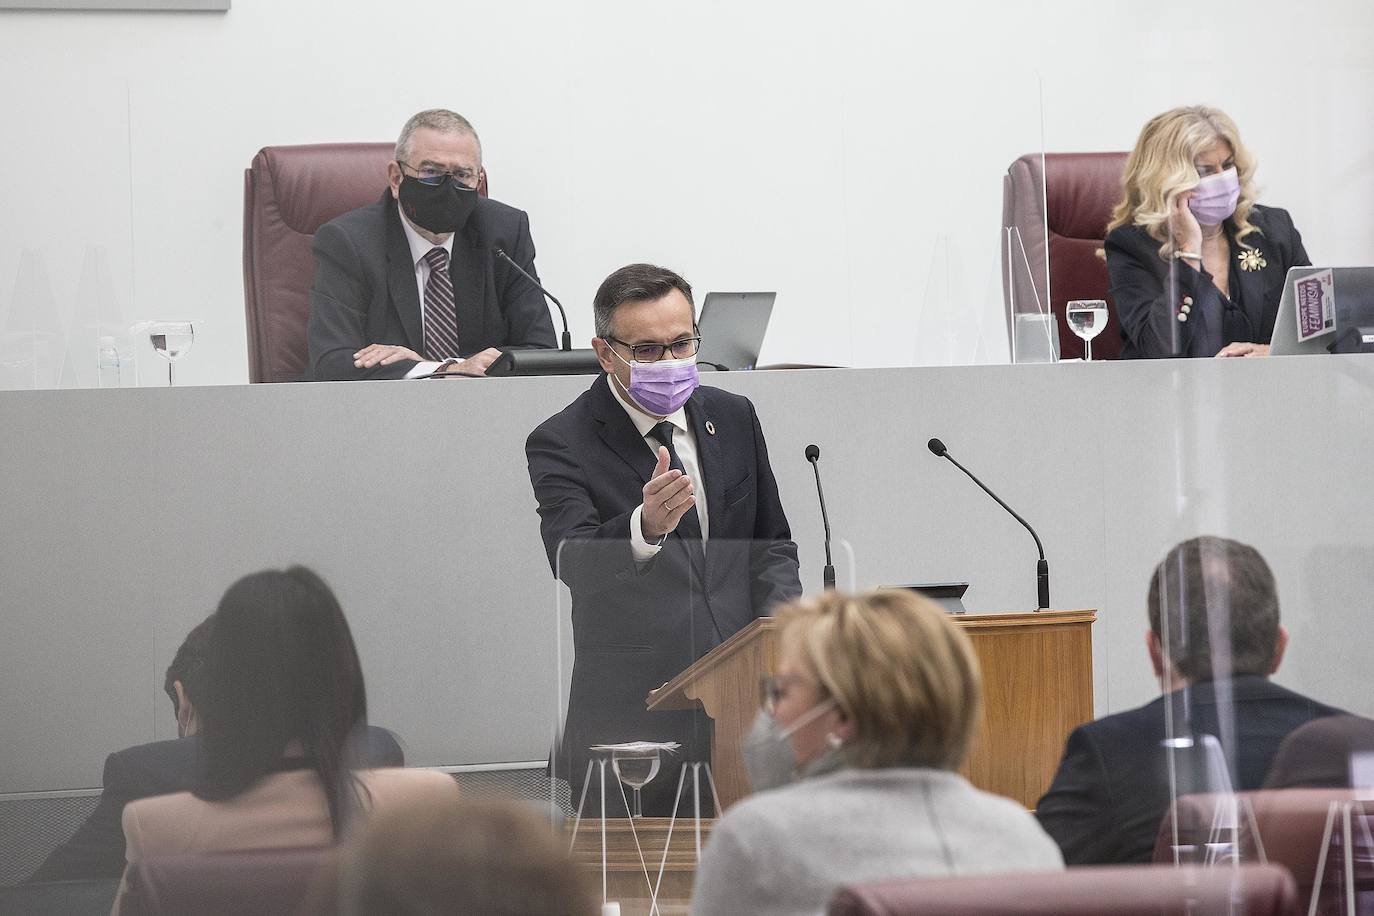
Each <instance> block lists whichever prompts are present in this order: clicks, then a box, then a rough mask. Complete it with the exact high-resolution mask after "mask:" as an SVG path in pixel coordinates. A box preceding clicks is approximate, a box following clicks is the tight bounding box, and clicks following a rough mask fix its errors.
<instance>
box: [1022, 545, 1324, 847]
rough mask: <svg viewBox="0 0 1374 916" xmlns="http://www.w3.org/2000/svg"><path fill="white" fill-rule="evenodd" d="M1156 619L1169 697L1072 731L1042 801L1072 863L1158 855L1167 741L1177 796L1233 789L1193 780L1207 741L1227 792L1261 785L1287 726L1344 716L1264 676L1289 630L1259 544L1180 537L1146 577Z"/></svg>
mask: <svg viewBox="0 0 1374 916" xmlns="http://www.w3.org/2000/svg"><path fill="white" fill-rule="evenodd" d="M1149 615H1150V631H1149V633H1148V634H1147V636H1146V644H1147V648H1148V649H1149V653H1150V661H1151V663H1152V664H1153V666H1154V671H1155V676H1156V677H1158V678H1159V679H1160V686H1161V688H1162V690H1163V691H1164V695H1163V696H1161V697H1160V698H1159V699H1157V700H1155V701H1154V702H1152V703H1149V704H1147V705H1145V706H1142V707H1140V708H1139V709H1132V710H1128V711H1126V712H1121V713H1117V714H1115V715H1111V716H1107V717H1105V718H1103V719H1098V720H1097V721H1096V722H1089V723H1088V724H1086V725H1082V726H1079V727H1078V728H1076V729H1074V731H1073V733H1072V734H1071V735H1069V740H1068V746H1067V748H1066V749H1065V751H1064V759H1063V760H1062V761H1061V762H1060V764H1059V772H1058V773H1056V774H1055V777H1054V782H1053V783H1052V784H1051V785H1050V788H1049V791H1048V792H1046V793H1045V797H1044V798H1042V799H1040V803H1039V805H1037V807H1036V812H1035V813H1036V817H1038V818H1039V819H1040V824H1041V826H1042V827H1044V828H1045V831H1046V832H1047V833H1049V835H1050V836H1052V837H1054V839H1055V842H1057V843H1058V844H1059V848H1060V849H1061V850H1062V851H1063V853H1064V861H1065V862H1066V863H1067V864H1069V865H1092V864H1110V863H1126V862H1149V861H1150V860H1151V859H1152V857H1153V853H1154V846H1155V838H1156V835H1157V834H1158V832H1159V825H1160V821H1161V820H1162V819H1163V816H1164V814H1165V812H1166V811H1167V810H1168V808H1169V802H1170V770H1171V767H1170V760H1169V758H1168V756H1167V755H1168V751H1167V750H1166V742H1167V743H1168V744H1169V745H1172V746H1173V747H1174V748H1176V749H1178V750H1176V751H1175V754H1176V756H1175V759H1174V767H1173V772H1174V776H1175V784H1176V785H1178V786H1179V790H1178V791H1179V792H1180V793H1183V792H1186V791H1204V790H1207V789H1211V790H1221V789H1224V788H1226V787H1225V786H1219V785H1215V784H1213V785H1210V786H1209V785H1201V784H1198V783H1197V782H1190V778H1189V777H1190V774H1191V773H1192V772H1195V770H1194V767H1195V765H1200V764H1205V763H1206V761H1205V759H1204V758H1205V756H1206V749H1205V747H1204V738H1205V737H1206V736H1214V737H1215V738H1216V739H1217V740H1218V741H1219V743H1220V747H1221V750H1222V754H1223V756H1224V769H1225V770H1226V772H1227V774H1228V776H1229V781H1230V783H1231V786H1230V788H1232V789H1234V790H1235V791H1244V790H1250V789H1258V788H1260V786H1261V785H1262V784H1263V782H1264V777H1265V773H1266V772H1268V770H1269V765H1270V762H1271V761H1272V760H1273V759H1274V754H1275V753H1276V752H1277V750H1278V747H1279V743H1280V742H1281V741H1283V739H1284V737H1285V736H1286V735H1287V734H1288V733H1289V732H1291V731H1292V730H1293V729H1295V728H1297V727H1298V726H1300V725H1303V724H1304V723H1306V722H1309V721H1311V720H1313V719H1317V718H1321V717H1323V716H1330V715H1335V714H1337V713H1339V712H1340V710H1338V709H1334V708H1332V707H1330V706H1326V705H1323V704H1321V703H1318V702H1316V701H1315V700H1310V699H1308V698H1307V697H1304V696H1301V695H1299V694H1297V693H1294V692H1293V691H1291V690H1285V689H1284V688H1282V687H1280V686H1279V685H1277V684H1275V683H1273V682H1271V681H1270V680H1269V675H1271V674H1273V673H1274V672H1275V671H1276V670H1278V667H1279V663H1280V662H1281V661H1282V660H1283V652H1284V649H1285V648H1286V647H1287V645H1288V632H1287V631H1286V630H1285V629H1284V628H1283V627H1282V626H1280V625H1279V598H1278V590H1277V588H1276V586H1275V583H1274V574H1273V572H1271V571H1270V569H1269V564H1267V563H1266V562H1265V561H1264V558H1263V557H1262V556H1260V554H1259V551H1257V550H1255V548H1253V547H1250V546H1247V545H1245V544H1241V543H1239V542H1237V541H1232V540H1228V539H1226V538H1218V537H1199V538H1193V539H1192V540H1189V541H1184V542H1183V543H1181V544H1179V545H1178V546H1176V547H1175V548H1174V549H1173V550H1171V551H1169V554H1168V556H1166V557H1165V558H1164V561H1163V562H1162V563H1160V564H1159V566H1157V567H1156V568H1155V571H1154V575H1153V576H1152V577H1151V579H1150V593H1149ZM1218 637H1226V638H1225V639H1218ZM1170 714H1172V715H1171V717H1170ZM1170 718H1171V719H1172V729H1170V728H1169V727H1168V725H1167V723H1168V722H1170ZM1207 743H1210V741H1208V742H1207ZM1185 762H1186V765H1185ZM1204 769H1205V767H1204Z"/></svg>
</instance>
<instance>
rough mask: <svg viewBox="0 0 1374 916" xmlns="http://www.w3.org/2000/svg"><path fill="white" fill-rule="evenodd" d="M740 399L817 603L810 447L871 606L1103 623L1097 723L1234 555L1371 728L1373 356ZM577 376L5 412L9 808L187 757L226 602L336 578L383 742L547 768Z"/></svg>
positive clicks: (1293, 682) (995, 376)
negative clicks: (548, 533)
mask: <svg viewBox="0 0 1374 916" xmlns="http://www.w3.org/2000/svg"><path fill="white" fill-rule="evenodd" d="M709 380H710V382H711V383H712V384H717V385H720V386H721V387H725V388H729V389H731V390H735V391H738V392H741V393H744V394H747V395H749V396H750V397H751V398H753V400H754V401H755V403H756V405H757V406H758V410H759V414H760V417H761V418H762V421H763V423H764V429H765V432H766V433H767V435H768V442H769V447H770V450H771V452H772V461H773V466H774V469H775V471H776V472H777V475H778V478H779V485H780V488H781V491H782V498H783V501H784V504H785V505H786V507H787V509H788V513H789V517H790V518H791V521H792V526H793V530H794V533H795V534H796V536H797V540H798V542H799V545H800V548H801V559H802V564H803V581H804V583H805V584H806V586H807V587H808V589H814V588H818V587H819V584H820V565H821V562H822V561H821V551H820V539H819V531H820V519H819V512H818V510H817V508H816V504H815V496H814V492H813V484H812V481H811V476H810V475H811V472H810V467H809V465H807V463H806V461H805V460H804V459H803V457H802V451H803V449H804V447H805V446H806V444H807V443H809V442H815V443H817V444H819V445H820V446H821V448H822V463H823V468H822V470H823V474H824V479H825V482H826V485H827V488H828V489H827V498H828V501H829V505H830V508H831V512H832V518H831V521H832V526H833V528H834V531H835V535H836V537H837V538H843V539H845V540H847V541H848V542H849V543H850V544H851V545H852V549H853V554H854V557H855V576H856V581H857V582H858V584H860V585H862V586H871V585H880V584H899V583H906V582H917V581H932V580H946V579H967V580H969V581H970V582H971V583H972V588H971V589H970V591H969V594H968V596H967V597H966V603H967V604H968V606H969V607H970V609H971V610H973V611H975V612H977V611H1002V610H1026V609H1030V608H1032V607H1034V604H1035V585H1034V569H1035V552H1034V548H1033V545H1032V543H1031V540H1030V538H1029V536H1028V535H1027V534H1026V533H1025V532H1024V531H1023V530H1022V529H1021V528H1020V527H1019V526H1017V525H1016V524H1015V522H1013V521H1012V520H1011V519H1009V518H1007V517H1006V516H1005V515H1004V514H1002V512H1001V510H1000V509H998V508H997V507H996V506H995V505H994V504H993V503H992V502H991V501H989V500H988V499H987V498H986V497H984V496H983V495H982V494H981V493H980V492H979V491H977V489H976V488H975V487H974V486H973V485H972V484H971V483H970V482H968V481H966V480H964V479H962V477H961V476H960V475H959V474H958V472H957V471H956V470H955V469H954V468H953V467H952V466H950V465H948V464H947V463H945V462H941V461H938V460H937V459H935V458H934V457H933V456H931V455H930V453H929V452H927V451H926V449H925V442H926V439H928V438H929V437H931V436H940V437H941V438H943V439H944V441H945V442H946V444H947V445H948V446H949V447H950V449H951V451H952V453H953V454H954V455H955V456H956V457H959V458H960V459H961V460H964V461H965V462H966V463H967V464H968V465H969V466H970V467H971V468H972V469H973V470H975V472H976V473H978V474H980V476H982V477H983V478H984V479H985V480H986V481H987V482H988V483H989V484H990V485H992V486H993V487H994V488H995V489H997V490H998V491H999V492H1000V493H1001V494H1002V495H1003V497H1004V498H1005V499H1007V501H1008V502H1009V503H1011V505H1012V506H1014V507H1015V508H1016V509H1017V510H1018V511H1020V512H1021V513H1022V514H1023V515H1025V516H1026V517H1027V518H1029V519H1030V520H1031V521H1032V523H1033V524H1035V525H1036V526H1037V528H1038V530H1039V531H1040V534H1041V537H1042V538H1043V539H1044V541H1045V544H1046V547H1047V552H1048V554H1049V560H1050V564H1051V571H1052V581H1053V602H1052V603H1053V604H1054V606H1056V607H1063V608H1075V607H1096V608H1099V609H1100V611H1101V613H1100V617H1099V623H1098V624H1097V628H1096V641H1095V662H1096V670H1095V676H1096V698H1097V710H1098V713H1099V714H1102V713H1105V712H1109V711H1113V710H1118V709H1122V708H1126V707H1128V706H1131V705H1135V704H1137V703H1140V702H1144V701H1145V700H1147V699H1149V698H1150V697H1151V696H1152V695H1153V694H1154V693H1155V690H1156V688H1155V685H1154V684H1153V683H1152V681H1151V677H1150V672H1149V666H1148V662H1147V660H1146V658H1145V653H1144V650H1143V642H1142V640H1143V637H1142V634H1143V631H1144V629H1145V616H1144V598H1145V586H1146V582H1147V579H1148V576H1149V571H1150V569H1151V567H1152V566H1153V564H1154V563H1155V562H1157V561H1158V559H1159V557H1160V556H1161V555H1162V554H1163V552H1164V551H1165V550H1166V549H1167V548H1168V546H1169V545H1170V544H1172V543H1173V542H1174V541H1176V540H1178V539H1180V538H1183V537H1187V536H1191V535H1193V534H1196V533H1200V532H1215V533H1221V534H1228V535H1231V536H1234V537H1239V538H1241V539H1243V540H1247V541H1250V542H1252V543H1254V544H1256V545H1257V546H1258V547H1260V549H1261V550H1262V551H1263V552H1264V553H1265V554H1266V555H1267V556H1268V557H1269V559H1270V561H1271V562H1272V563H1273V565H1274V567H1275V570H1276V573H1277V575H1278V577H1279V582H1280V588H1281V596H1282V599H1283V602H1284V619H1285V623H1286V624H1287V625H1288V627H1289V629H1290V630H1291V631H1292V633H1293V645H1292V648H1291V649H1290V652H1289V657H1288V660H1287V662H1286V663H1285V667H1284V669H1283V671H1282V672H1281V673H1280V680H1282V681H1283V682H1284V683H1286V684H1288V685H1289V686H1292V687H1294V688H1296V689H1299V690H1305V691H1309V692H1311V693H1313V694H1315V695H1317V696H1319V697H1321V698H1322V699H1325V700H1328V701H1330V702H1334V703H1338V704H1343V705H1345V706H1347V707H1349V708H1351V709H1352V710H1354V711H1358V712H1363V713H1366V714H1368V713H1374V700H1371V696H1372V695H1374V691H1371V689H1370V688H1371V686H1374V675H1371V674H1370V673H1369V668H1368V665H1366V664H1362V663H1361V659H1362V656H1363V654H1364V653H1363V646H1364V644H1366V643H1367V642H1368V635H1369V632H1370V627H1369V625H1368V623H1367V620H1368V617H1369V614H1368V610H1367V608H1368V604H1369V601H1370V597H1369V596H1370V594H1371V586H1374V572H1372V571H1371V570H1374V520H1371V517H1370V512H1369V500H1368V499H1367V498H1361V497H1360V495H1359V494H1358V492H1357V491H1356V490H1355V489H1354V488H1355V486H1357V485H1359V483H1360V479H1361V477H1362V475H1363V474H1364V469H1365V468H1366V467H1367V465H1368V456H1369V455H1371V454H1374V448H1372V447H1374V428H1372V426H1374V421H1371V420H1370V417H1371V416H1374V411H1371V407H1374V365H1371V364H1369V363H1368V362H1367V361H1362V359H1361V358H1360V357H1303V358H1285V359H1274V360H1268V361H1264V360H1233V361H1219V360H1214V361H1208V360H1199V361H1190V362H1183V361H1178V362H1156V363H1134V364H1128V363H1121V364H1114V365H1107V364H1095V365H1086V366H1085V365H1059V366H985V367H966V368H934V369H892V370H844V371H798V372H773V373H770V372H758V373H739V374H732V375H723V374H722V375H718V376H713V377H710V379H709ZM587 383H588V380H587V379H585V378H581V379H579V378H561V379H507V380H487V381H462V382H420V383H402V382H390V383H387V382H378V383H351V384H349V383H339V384H317V385H283V386H252V387H249V386H243V387H228V388H184V389H172V390H158V389H140V390H116V391H49V392H7V393H0V429H2V430H3V438H0V467H2V468H3V469H4V476H3V479H0V521H3V524H2V525H0V620H3V626H4V632H3V639H0V696H3V698H4V702H3V706H2V707H0V734H3V735H4V736H5V740H4V741H3V742H0V792H19V791H34V790H45V789H65V788H73V787H81V786H92V785H98V784H99V780H100V766H101V763H102V761H103V758H104V755H105V754H106V753H108V752H109V751H110V750H114V749H117V748H120V747H124V746H128V745H131V744H135V743H139V742H142V741H149V740H153V739H155V738H166V737H171V736H173V735H174V734H175V726H174V722H173V720H172V717H171V713H170V705H169V704H168V701H167V700H166V698H165V697H163V696H162V693H161V682H162V672H163V669H164V668H165V667H166V665H167V663H168V662H169V661H170V659H171V656H172V653H173V652H174V651H175V649H176V647H177V645H178V644H179V643H180V641H181V639H182V637H183V636H184V635H185V633H186V631H187V630H188V629H189V628H190V627H191V626H192V625H193V624H194V623H195V622H197V621H198V620H199V619H201V618H202V617H203V616H204V615H206V614H208V613H209V612H210V611H211V610H212V609H213V608H214V605H215V603H216V601H217V600H218V598H219V596H220V595H221V594H222V592H223V591H224V589H225V587H226V586H227V585H228V584H229V583H230V582H231V581H233V579H235V578H236V577H237V576H239V575H241V574H243V573H245V572H248V571H252V570H254V569H258V568H262V567H266V566H280V565H283V564H287V563H292V562H303V563H308V564H310V565H312V566H314V567H315V568H317V569H318V570H319V571H320V572H321V573H322V574H323V575H324V576H325V577H326V578H327V579H328V580H329V581H330V582H331V583H332V584H333V585H334V587H335V588H336V590H337V591H338V593H339V595H340V598H341V600H342V602H343V605H344V608H345V610H346V611H347V613H348V614H349V618H350V621H351V622H352V625H353V627H354V630H355V633H356V635H357V638H358V642H359V645H360V649H361V652H362V655H363V663H364V666H365V669H366V672H367V676H368V685H369V694H370V700H371V706H372V719H373V721H375V722H378V723H380V724H383V725H386V726H388V727H391V728H393V729H395V730H397V731H398V732H400V733H401V734H402V735H403V737H404V738H405V739H406V741H407V744H408V751H409V755H410V758H411V760H412V762H414V763H417V764H435V765H438V764H475V763H493V762H502V761H517V760H534V759H539V758H540V757H541V756H542V755H543V753H544V749H545V747H546V742H547V735H548V734H549V730H550V727H551V724H552V722H553V720H554V704H555V702H556V693H557V689H556V683H555V675H554V670H555V659H556V658H557V654H558V651H557V635H556V623H555V622H556V619H557V615H556V613H555V610H554V608H555V604H556V594H557V592H556V590H555V587H554V583H553V580H552V577H551V575H550V573H549V569H548V565H547V563H546V561H545V558H544V554H543V550H542V546H541V544H540V541H539V537H538V525H537V517H536V516H535V513H534V499H533V497H532V495H531V493H530V488H529V481H528V477H527V475H526V471H525V460H524V452H523V444H524V438H525V435H526V433H527V432H528V431H529V430H530V429H532V428H533V427H534V426H535V425H536V424H537V423H538V422H539V421H540V420H542V419H543V418H544V417H546V416H548V415H549V414H551V413H553V412H555V411H557V410H558V409H560V408H561V407H562V406H563V405H564V404H566V403H567V402H569V401H570V400H571V399H572V398H573V397H575V396H576V395H577V393H579V392H580V391H581V390H582V389H583V388H584V387H585V386H586V385H587Z"/></svg>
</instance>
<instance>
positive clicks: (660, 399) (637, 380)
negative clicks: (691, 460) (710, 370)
mask: <svg viewBox="0 0 1374 916" xmlns="http://www.w3.org/2000/svg"><path fill="white" fill-rule="evenodd" d="M612 352H614V351H612ZM616 355H617V356H619V355H620V354H618V353H617V354H616ZM628 362H629V366H630V388H629V395H630V397H632V398H634V400H635V403H637V404H638V405H639V406H640V407H643V408H644V410H645V411H646V412H648V413H651V414H653V415H654V416H656V417H666V416H668V414H670V413H673V412H674V411H676V410H677V409H678V408H680V407H681V406H682V405H683V404H686V403H687V399H688V398H690V397H691V396H692V392H693V391H696V390H697V385H699V384H700V383H701V382H700V380H699V379H698V378H697V361H696V357H694V356H689V357H687V358H686V359H661V360H659V361H658V362H656V363H641V362H639V361H638V360H629V361H628Z"/></svg>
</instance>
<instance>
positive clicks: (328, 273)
mask: <svg viewBox="0 0 1374 916" xmlns="http://www.w3.org/2000/svg"><path fill="white" fill-rule="evenodd" d="M493 248H501V249H503V250H504V251H505V252H506V254H508V255H510V256H511V259H512V260H514V261H515V262H516V263H517V264H519V265H520V266H521V267H523V268H524V269H525V270H526V271H528V272H529V274H530V275H531V276H535V277H537V276H538V275H537V274H536V273H535V271H534V241H533V240H532V239H531V238H530V224H529V218H528V217H527V216H526V215H525V214H524V212H522V211H520V210H516V209H515V208H513V207H508V206H506V205H505V204H503V203H498V202H496V201H494V200H487V199H485V198H483V199H481V200H479V201H478V202H477V209H476V210H474V211H473V214H472V217H471V218H470V219H469V220H468V222H467V225H466V226H464V227H463V229H462V230H460V231H459V232H458V233H457V234H456V235H455V236H454V239H453V256H452V259H451V260H450V261H449V274H450V275H451V276H452V278H453V294H454V298H455V300H456V302H455V305H456V308H457V313H458V344H459V346H460V348H461V350H462V354H463V355H464V356H471V355H472V354H473V353H476V352H478V351H480V350H485V349H486V348H487V347H504V348H529V347H553V346H555V341H554V336H553V321H552V320H551V319H550V317H549V306H548V303H546V302H545V301H544V295H543V294H542V293H541V292H539V290H538V289H536V288H535V286H534V284H532V283H530V281H528V280H526V279H525V278H524V277H522V276H520V274H519V273H518V272H517V271H516V270H515V269H514V268H512V267H511V266H510V265H509V264H507V263H506V262H505V261H503V260H501V259H500V258H498V257H496V256H495V255H494V254H492V249H493ZM306 336H307V339H308V341H309V344H310V370H311V373H312V375H313V377H314V378H315V379H316V380H317V381H326V380H335V381H339V380H347V379H360V378H402V377H404V376H405V374H406V373H407V372H409V371H410V369H411V368H412V367H413V366H414V365H415V363H414V362H413V361H412V360H402V361H400V362H397V363H393V364H391V365H390V366H373V367H372V368H371V369H367V370H363V369H357V368H354V366H353V354H354V353H356V352H357V351H358V350H360V349H362V348H363V347H365V346H367V345H368V344H374V343H382V344H399V345H401V346H406V347H409V348H410V349H412V350H414V351H415V352H416V353H419V354H420V355H422V356H423V355H426V354H425V352H424V346H423V343H424V340H423V328H422V326H421V322H420V291H419V289H418V288H417V286H416V283H415V266H414V262H413V261H412V260H411V258H410V245H409V243H407V241H406V236H405V230H404V229H403V228H402V227H401V214H400V211H398V210H397V209H396V201H395V200H394V199H393V198H392V196H391V191H390V190H387V191H385V192H383V194H382V198H381V200H379V201H377V202H376V203H375V204H370V205H368V206H366V207H359V208H358V209H357V210H351V211H349V212H348V213H345V214H344V215H342V216H340V217H337V218H335V219H332V220H330V221H329V222H327V223H325V224H324V225H323V226H321V227H320V229H319V231H318V232H317V233H315V282H314V284H313V285H312V286H311V287H310V322H309V324H308V325H307V329H306Z"/></svg>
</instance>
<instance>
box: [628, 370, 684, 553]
mask: <svg viewBox="0 0 1374 916" xmlns="http://www.w3.org/2000/svg"><path fill="white" fill-rule="evenodd" d="M606 381H607V383H608V384H609V385H610V386H611V394H613V395H615V399H616V400H617V401H619V402H620V406H621V407H623V408H625V413H626V414H628V415H629V417H630V422H631V423H633V424H634V427H635V430H636V431H638V433H639V435H640V436H642V437H643V439H644V447H645V448H647V449H648V450H649V452H650V453H651V454H653V456H654V458H655V459H657V457H658V447H659V445H660V444H661V443H660V442H659V441H658V439H657V438H655V437H654V435H653V431H654V427H655V426H657V425H658V423H659V420H658V418H656V417H651V416H649V415H648V414H646V413H645V412H644V411H642V410H640V409H639V408H638V407H635V406H634V405H633V404H631V403H630V400H629V398H628V397H626V396H625V394H624V393H622V392H621V390H620V383H619V382H618V381H616V378H615V376H610V377H609V378H607V379H606ZM663 419H665V420H667V421H668V422H669V423H671V424H673V451H675V452H677V457H678V460H680V461H681V462H682V469H683V470H684V471H686V472H687V476H688V477H690V478H691V480H692V488H693V489H692V492H693V493H694V494H695V495H696V498H697V501H696V510H697V519H698V520H699V521H700V522H701V548H702V550H705V549H706V537H707V534H708V532H709V528H708V527H707V512H706V478H704V477H703V476H702V475H701V462H700V461H698V460H697V437H696V435H695V434H693V432H692V427H691V426H690V425H689V424H688V423H687V411H686V410H685V409H684V408H681V407H679V408H678V409H677V410H676V411H674V412H673V413H670V414H669V415H668V416H666V417H664V418H663ZM643 512H644V505H643V504H642V503H641V504H640V505H639V506H638V507H637V508H636V509H635V511H634V512H631V513H630V552H631V553H632V554H634V558H635V562H637V563H645V562H648V561H649V560H651V559H653V558H654V556H655V555H656V554H657V553H658V551H659V549H660V548H661V547H662V546H663V541H662V540H660V541H659V542H658V543H657V544H651V543H649V542H648V541H646V540H645V539H644V528H643V527H642V526H641V525H640V523H639V518H640V516H641V515H642V514H643Z"/></svg>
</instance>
